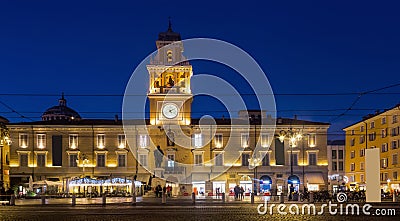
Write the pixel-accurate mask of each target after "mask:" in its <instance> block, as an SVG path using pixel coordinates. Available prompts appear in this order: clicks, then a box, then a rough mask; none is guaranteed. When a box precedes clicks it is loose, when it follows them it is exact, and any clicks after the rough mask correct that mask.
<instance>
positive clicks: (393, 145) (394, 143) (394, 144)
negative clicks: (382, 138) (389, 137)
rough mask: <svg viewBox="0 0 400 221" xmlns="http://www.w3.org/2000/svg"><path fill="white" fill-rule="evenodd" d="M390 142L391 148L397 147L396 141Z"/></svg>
mask: <svg viewBox="0 0 400 221" xmlns="http://www.w3.org/2000/svg"><path fill="white" fill-rule="evenodd" d="M391 144H392V150H394V149H397V141H395V140H393V141H392V142H391Z"/></svg>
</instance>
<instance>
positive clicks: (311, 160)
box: [308, 153, 317, 166]
mask: <svg viewBox="0 0 400 221" xmlns="http://www.w3.org/2000/svg"><path fill="white" fill-rule="evenodd" d="M308 165H311V166H315V165H317V154H316V153H309V154H308Z"/></svg>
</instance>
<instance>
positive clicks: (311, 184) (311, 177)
mask: <svg viewBox="0 0 400 221" xmlns="http://www.w3.org/2000/svg"><path fill="white" fill-rule="evenodd" d="M306 182H307V188H308V191H319V190H322V189H323V187H322V186H324V185H325V182H324V178H323V176H322V173H307V174H306Z"/></svg>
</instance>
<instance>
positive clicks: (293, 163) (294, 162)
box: [289, 153, 298, 166]
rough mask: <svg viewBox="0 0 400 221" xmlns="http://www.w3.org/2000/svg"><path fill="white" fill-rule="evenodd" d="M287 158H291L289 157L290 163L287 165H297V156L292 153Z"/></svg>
mask: <svg viewBox="0 0 400 221" xmlns="http://www.w3.org/2000/svg"><path fill="white" fill-rule="evenodd" d="M289 156H291V157H289V159H290V160H291V161H290V162H289V165H290V164H292V165H293V166H297V165H298V157H297V154H296V153H293V154H290V155H289ZM292 158H293V161H292Z"/></svg>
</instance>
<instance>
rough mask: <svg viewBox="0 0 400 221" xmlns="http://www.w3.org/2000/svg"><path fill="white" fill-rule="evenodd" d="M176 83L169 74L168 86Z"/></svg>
mask: <svg viewBox="0 0 400 221" xmlns="http://www.w3.org/2000/svg"><path fill="white" fill-rule="evenodd" d="M174 84H175V82H174V80H172V77H171V76H169V78H168V82H167V86H168V87H173V86H174Z"/></svg>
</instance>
